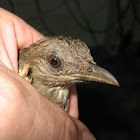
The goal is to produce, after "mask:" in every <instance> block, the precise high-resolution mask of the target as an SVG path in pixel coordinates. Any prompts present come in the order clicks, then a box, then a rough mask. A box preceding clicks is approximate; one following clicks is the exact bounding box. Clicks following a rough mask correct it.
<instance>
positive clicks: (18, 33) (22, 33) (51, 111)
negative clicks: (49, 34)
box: [0, 8, 94, 140]
mask: <svg viewBox="0 0 140 140" xmlns="http://www.w3.org/2000/svg"><path fill="white" fill-rule="evenodd" d="M42 37H43V35H42V34H41V33H39V32H38V31H36V30H35V29H34V28H32V27H31V26H30V25H28V24H27V23H26V22H25V21H23V20H22V19H20V18H19V17H17V16H16V15H14V14H12V13H10V12H8V11H6V10H4V9H2V8H0V139H2V140H9V139H10V140H15V139H20V140H22V139H23V140H25V139H28V140H37V139H42V140H43V139H44V140H45V139H48V140H51V139H53V140H55V139H56V140H58V139H66V140H67V139H68V140H69V139H72V140H74V139H82V136H84V137H85V139H87V140H90V139H91V140H93V139H94V137H93V135H92V134H91V133H90V131H89V130H88V128H87V127H86V126H85V125H84V124H83V123H82V122H80V121H79V120H78V101H77V92H76V88H75V86H74V85H73V86H72V88H71V89H70V107H69V110H68V113H66V112H65V111H64V110H62V109H61V108H60V107H58V106H57V105H56V104H54V103H52V102H50V101H49V100H47V99H46V98H44V97H43V96H42V95H41V94H40V93H38V91H37V90H36V89H35V88H34V87H33V86H32V85H30V84H29V83H28V82H27V81H26V80H24V79H23V78H22V77H20V76H19V75H18V62H17V58H18V50H19V49H21V48H23V47H26V46H28V45H30V44H32V43H34V42H36V40H39V39H41V38H42Z"/></svg>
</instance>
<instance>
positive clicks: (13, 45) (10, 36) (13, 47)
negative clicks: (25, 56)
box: [1, 20, 18, 72]
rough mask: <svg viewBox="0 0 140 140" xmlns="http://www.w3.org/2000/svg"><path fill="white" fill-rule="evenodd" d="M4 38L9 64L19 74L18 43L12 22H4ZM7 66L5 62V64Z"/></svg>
mask: <svg viewBox="0 0 140 140" xmlns="http://www.w3.org/2000/svg"><path fill="white" fill-rule="evenodd" d="M1 24H2V37H3V42H4V46H5V49H6V50H5V52H7V55H8V58H9V63H10V64H11V65H12V67H13V68H14V70H15V71H16V72H18V63H17V59H18V58H17V57H18V52H17V51H18V50H17V41H16V34H15V30H14V24H13V22H12V21H11V20H10V21H8V22H7V21H3V22H2V23H1ZM3 63H4V64H5V62H3Z"/></svg>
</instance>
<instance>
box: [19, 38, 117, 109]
mask: <svg viewBox="0 0 140 140" xmlns="http://www.w3.org/2000/svg"><path fill="white" fill-rule="evenodd" d="M27 65H28V68H26V67H27ZM25 68H26V70H24V69H25ZM24 71H26V72H24ZM27 71H28V72H27ZM98 71H100V73H98ZM101 71H102V72H101ZM21 72H22V73H26V74H24V76H23V77H24V78H25V79H26V80H27V81H30V83H31V84H32V85H33V86H34V87H35V88H37V89H38V91H39V92H40V93H41V94H42V95H44V96H45V97H46V98H48V99H49V100H51V101H52V102H54V103H56V104H58V105H59V106H61V107H62V108H64V109H65V110H67V108H68V94H69V87H70V84H72V83H77V82H83V81H88V80H89V81H99V82H105V83H109V82H110V84H114V85H118V83H117V81H116V80H115V78H114V77H113V76H112V75H111V74H110V73H109V72H107V71H106V70H104V69H102V68H98V67H97V66H96V63H95V62H94V60H93V58H92V56H91V54H90V50H89V48H88V47H87V45H86V44H85V43H84V42H82V41H80V40H76V39H72V38H71V37H65V36H49V37H45V38H43V39H41V40H39V41H37V42H36V43H34V44H32V45H30V46H29V47H27V48H24V49H21V50H20V51H19V73H21ZM102 73H105V74H103V75H102ZM107 75H109V76H110V77H109V76H107ZM21 76H22V75H21Z"/></svg>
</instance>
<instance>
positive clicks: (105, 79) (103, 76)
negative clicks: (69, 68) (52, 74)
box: [66, 64, 119, 86]
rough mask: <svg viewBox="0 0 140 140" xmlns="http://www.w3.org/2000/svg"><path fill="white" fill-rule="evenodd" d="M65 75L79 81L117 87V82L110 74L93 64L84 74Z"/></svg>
mask: <svg viewBox="0 0 140 140" xmlns="http://www.w3.org/2000/svg"><path fill="white" fill-rule="evenodd" d="M66 75H67V76H71V77H74V78H77V79H78V80H80V81H96V82H101V83H107V84H111V85H115V86H119V83H118V81H117V80H116V79H115V77H114V76H113V75H112V74H111V73H110V72H108V71H107V70H105V69H103V68H101V67H99V66H97V65H95V64H92V65H91V67H90V68H89V69H88V70H87V72H86V73H84V74H83V73H76V74H66Z"/></svg>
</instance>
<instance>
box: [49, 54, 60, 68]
mask: <svg viewBox="0 0 140 140" xmlns="http://www.w3.org/2000/svg"><path fill="white" fill-rule="evenodd" d="M47 61H48V64H49V65H50V66H51V67H52V68H59V67H60V66H61V60H60V59H59V58H58V57H57V56H54V55H50V56H49V57H48V59H47Z"/></svg>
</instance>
